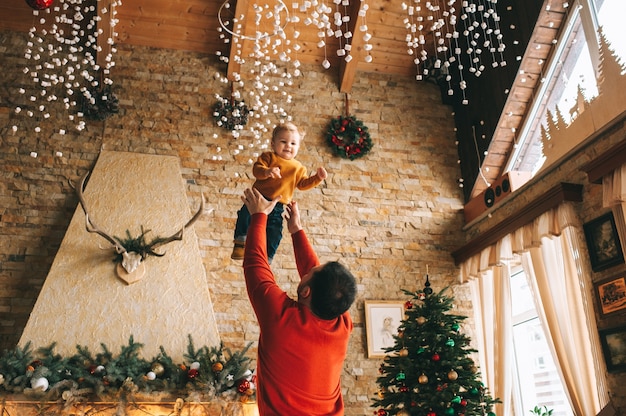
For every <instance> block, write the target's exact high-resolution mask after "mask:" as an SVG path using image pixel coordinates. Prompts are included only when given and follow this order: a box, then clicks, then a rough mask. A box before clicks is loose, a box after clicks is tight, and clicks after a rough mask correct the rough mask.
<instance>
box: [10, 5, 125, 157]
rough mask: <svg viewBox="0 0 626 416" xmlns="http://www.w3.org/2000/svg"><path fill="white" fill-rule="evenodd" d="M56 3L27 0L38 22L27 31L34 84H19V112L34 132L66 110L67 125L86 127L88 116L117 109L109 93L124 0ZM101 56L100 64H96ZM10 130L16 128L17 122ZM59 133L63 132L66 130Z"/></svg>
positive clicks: (101, 115) (26, 69)
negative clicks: (106, 22)
mask: <svg viewBox="0 0 626 416" xmlns="http://www.w3.org/2000/svg"><path fill="white" fill-rule="evenodd" d="M52 3H53V1H52V0H27V4H28V5H29V6H31V7H32V8H33V12H32V13H33V20H34V22H36V23H35V25H34V26H32V27H31V28H30V30H29V31H28V35H27V36H28V39H27V42H26V48H25V51H24V58H25V59H26V61H27V64H26V66H25V67H24V69H23V73H24V74H25V75H26V78H27V79H30V81H31V82H32V84H30V86H29V82H28V81H26V83H24V85H21V86H19V87H18V89H17V92H18V93H19V94H20V95H22V96H24V100H22V103H21V104H20V105H18V106H17V107H16V108H15V113H16V114H20V115H21V116H25V117H27V120H32V121H30V122H28V124H34V125H35V127H34V131H35V132H36V133H39V132H41V125H42V123H43V122H45V121H46V120H47V119H49V118H51V117H57V116H58V115H61V114H67V118H68V120H69V124H70V126H66V127H68V128H72V127H73V128H75V129H76V130H78V131H82V130H84V129H85V126H86V123H85V120H84V119H85V118H86V119H96V120H102V119H103V118H106V117H108V116H109V115H110V114H112V113H115V112H117V98H116V97H115V96H114V95H113V94H112V93H111V91H110V87H111V85H112V84H113V81H112V80H111V78H110V72H111V68H112V67H113V66H114V65H115V61H114V60H113V55H114V53H115V52H116V50H115V47H114V46H113V45H114V40H113V39H114V37H115V35H116V33H115V31H114V29H115V24H116V23H117V20H116V19H115V18H114V16H115V14H116V12H115V7H116V6H117V5H118V4H121V1H119V0H112V1H111V3H110V6H109V7H108V8H107V7H101V8H100V9H97V8H96V6H95V5H94V4H93V2H91V1H87V0H85V1H83V0H58V4H56V5H54V6H52ZM46 6H47V7H46ZM104 16H106V17H110V26H111V29H112V30H111V36H110V37H108V38H106V39H104V35H103V33H104V31H103V29H101V28H100V29H99V28H98V22H99V21H101V20H102V19H103V17H104ZM97 57H100V60H101V62H96V58H97ZM85 113H87V114H85ZM55 124H58V125H62V124H63V123H62V122H58V121H55ZM12 130H13V132H14V133H15V132H16V131H17V130H18V126H17V124H16V125H13V126H12ZM56 133H57V134H60V135H64V134H65V133H66V128H63V127H61V128H59V130H58V131H57V132H56ZM31 155H36V152H31Z"/></svg>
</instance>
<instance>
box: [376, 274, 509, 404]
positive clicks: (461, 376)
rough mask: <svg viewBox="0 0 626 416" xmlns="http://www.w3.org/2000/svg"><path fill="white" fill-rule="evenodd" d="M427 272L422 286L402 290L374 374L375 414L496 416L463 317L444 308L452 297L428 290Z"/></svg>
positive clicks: (450, 304) (449, 307)
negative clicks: (398, 319) (401, 303)
mask: <svg viewBox="0 0 626 416" xmlns="http://www.w3.org/2000/svg"><path fill="white" fill-rule="evenodd" d="M429 286H430V283H429V282H428V276H426V287H425V289H424V290H423V291H418V292H410V291H406V290H403V292H404V293H406V294H407V295H408V296H411V300H409V301H407V302H406V304H405V318H404V320H403V321H402V323H401V324H400V326H399V328H398V334H397V335H395V336H394V339H395V344H394V346H393V347H390V348H387V349H385V353H386V356H385V358H384V361H383V363H382V364H381V366H380V369H379V372H380V376H379V377H378V379H377V383H378V385H379V391H378V394H377V396H376V397H374V398H373V402H374V403H373V405H372V406H373V407H375V408H376V411H375V414H376V415H378V416H387V415H398V416H409V415H411V416H461V415H464V416H474V415H481V416H483V415H488V416H495V413H493V410H492V408H493V404H494V403H499V402H500V401H499V400H498V399H493V398H492V397H491V396H490V395H489V392H488V389H487V388H486V387H485V385H484V384H483V383H482V381H481V380H480V373H479V372H478V368H477V367H476V365H475V363H474V361H473V359H472V358H471V356H470V355H471V354H472V353H473V352H476V350H474V349H472V348H471V347H470V339H469V338H468V337H467V336H466V335H464V334H463V333H462V332H460V323H461V322H463V320H465V319H466V318H467V317H465V316H460V315H455V314H452V313H449V311H450V310H451V309H452V308H453V299H452V298H451V297H448V296H445V295H444V292H445V291H446V290H447V289H443V290H442V291H441V292H439V293H433V291H432V289H431V288H430V287H429Z"/></svg>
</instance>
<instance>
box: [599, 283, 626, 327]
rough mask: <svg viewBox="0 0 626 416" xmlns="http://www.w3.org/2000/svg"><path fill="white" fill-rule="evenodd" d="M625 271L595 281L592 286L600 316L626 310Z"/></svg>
mask: <svg viewBox="0 0 626 416" xmlns="http://www.w3.org/2000/svg"><path fill="white" fill-rule="evenodd" d="M624 276H626V273H624V274H622V275H618V276H614V277H611V278H608V279H604V280H601V281H599V282H595V283H594V284H593V287H594V288H595V292H596V299H597V300H598V308H599V309H600V314H601V315H602V317H605V316H606V315H609V314H613V313H617V312H620V311H622V312H626V277H624Z"/></svg>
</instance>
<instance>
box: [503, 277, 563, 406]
mask: <svg viewBox="0 0 626 416" xmlns="http://www.w3.org/2000/svg"><path fill="white" fill-rule="evenodd" d="M511 294H512V296H511V309H512V315H513V345H514V350H515V360H514V361H515V365H514V377H515V376H516V378H515V380H514V387H515V393H514V402H515V414H516V415H527V414H529V411H530V410H531V409H533V408H534V407H535V406H547V407H548V409H553V410H554V412H553V413H552V415H553V416H571V415H572V414H573V413H572V409H571V408H570V405H569V402H568V400H567V396H566V395H565V391H564V389H563V384H562V383H561V379H560V378H559V373H558V370H557V368H556V365H555V364H554V360H553V359H552V354H551V353H550V349H549V347H548V343H547V342H546V337H545V335H544V332H543V328H542V326H541V323H540V322H539V318H538V316H537V311H536V310H535V304H534V301H533V295H532V293H531V291H530V288H529V287H528V284H527V282H526V276H525V274H524V272H523V271H522V270H521V268H519V270H516V271H515V272H514V273H512V276H511Z"/></svg>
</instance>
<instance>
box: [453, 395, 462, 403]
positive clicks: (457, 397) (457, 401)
mask: <svg viewBox="0 0 626 416" xmlns="http://www.w3.org/2000/svg"><path fill="white" fill-rule="evenodd" d="M451 403H453V404H461V397H459V396H454V397H453V398H452V400H451Z"/></svg>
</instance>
